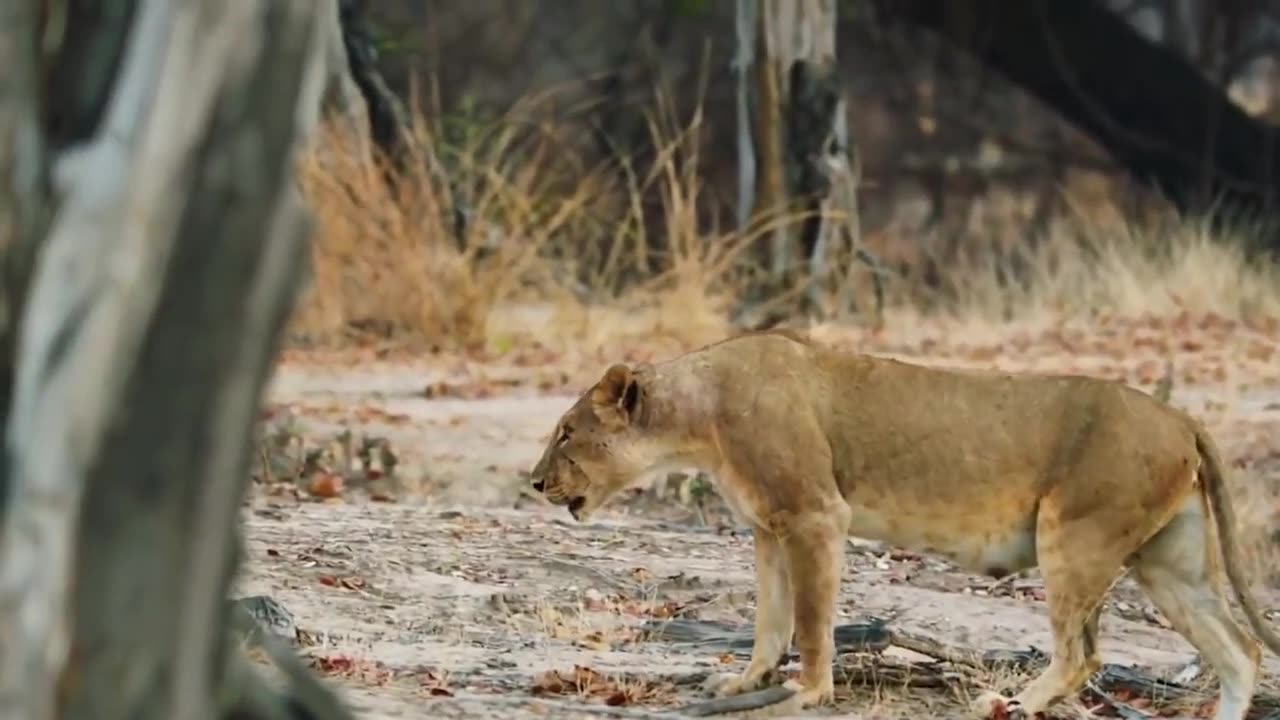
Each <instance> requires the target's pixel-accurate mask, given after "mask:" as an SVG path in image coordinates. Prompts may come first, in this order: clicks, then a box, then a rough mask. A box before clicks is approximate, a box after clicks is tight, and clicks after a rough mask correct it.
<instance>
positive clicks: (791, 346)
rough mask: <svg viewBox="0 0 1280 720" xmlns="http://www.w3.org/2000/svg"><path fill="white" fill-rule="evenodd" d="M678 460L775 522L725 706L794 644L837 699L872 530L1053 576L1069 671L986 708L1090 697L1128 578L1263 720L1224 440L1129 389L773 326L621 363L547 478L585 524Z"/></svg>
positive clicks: (811, 697)
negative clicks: (858, 540)
mask: <svg viewBox="0 0 1280 720" xmlns="http://www.w3.org/2000/svg"><path fill="white" fill-rule="evenodd" d="M667 466H684V467H688V466H693V467H698V468H701V469H703V470H706V471H708V472H709V473H711V474H712V475H713V476H714V477H715V479H716V481H717V483H718V486H719V489H720V491H721V494H722V495H723V496H724V497H725V499H726V501H727V502H728V503H729V504H730V506H731V507H732V508H734V510H735V513H736V514H737V515H738V516H739V518H740V519H741V520H742V521H743V522H745V523H747V524H749V525H750V526H751V527H752V529H753V530H754V536H755V541H756V570H757V581H758V586H759V587H758V590H759V600H758V607H757V612H756V623H755V648H754V652H753V657H752V660H751V662H750V664H749V666H748V668H747V669H746V671H745V672H744V673H743V674H741V675H739V676H736V677H734V678H732V679H730V680H728V681H726V682H724V683H723V685H722V686H721V687H720V692H721V694H735V693H740V692H744V691H747V690H751V689H755V688H757V687H759V686H760V685H761V684H762V683H763V682H765V681H766V679H767V678H768V677H769V676H770V675H771V672H770V671H771V670H772V669H773V668H774V667H775V666H776V664H777V663H778V661H779V659H780V658H781V657H783V655H784V654H785V653H786V651H787V649H788V647H789V646H790V644H791V642H792V640H793V639H794V642H795V645H796V648H797V651H798V652H799V654H800V658H801V665H802V670H801V674H800V677H799V682H798V684H797V687H798V689H799V691H800V695H801V700H802V702H803V704H806V705H809V704H818V703H824V702H828V701H830V699H831V697H832V692H833V686H832V667H831V663H832V660H833V651H834V648H833V636H832V628H833V622H834V615H835V604H836V597H837V593H838V590H839V582H840V577H841V573H842V569H843V564H844V543H845V538H846V536H847V535H850V534H853V535H857V536H860V537H865V538H877V539H881V540H884V541H886V542H889V543H892V544H895V545H898V546H902V547H908V548H913V549H917V550H921V551H926V552H933V553H936V554H939V555H942V556H946V557H949V558H950V559H952V560H953V561H954V562H956V563H958V564H959V565H961V566H963V567H966V568H969V569H971V570H974V571H977V572H984V573H989V574H991V575H1004V574H1008V573H1012V572H1016V571H1019V570H1023V569H1027V568H1030V567H1034V566H1039V567H1040V569H1041V572H1042V575H1043V577H1044V583H1045V593H1046V600H1047V605H1048V611H1049V622H1050V625H1051V627H1052V630H1053V637H1054V653H1053V659H1052V662H1051V663H1050V665H1049V666H1048V668H1046V670H1045V671H1044V672H1043V674H1041V675H1040V676H1039V677H1038V678H1036V679H1035V680H1034V681H1033V682H1031V683H1030V684H1029V685H1028V686H1027V687H1026V688H1024V689H1023V690H1022V691H1021V692H1020V693H1019V694H1018V695H1017V696H1016V697H1014V698H1013V699H1011V700H1010V699H1006V698H1003V697H1000V696H996V695H994V694H988V695H986V696H984V697H983V698H981V702H980V711H981V712H982V713H983V714H984V715H985V714H988V713H991V712H995V711H997V710H998V708H997V707H996V706H997V705H1005V706H1006V707H1005V710H1007V711H1008V712H1009V713H1010V714H1011V715H1012V716H1015V717H1016V716H1019V715H1026V716H1031V715H1034V713H1036V712H1041V711H1044V710H1045V709H1046V708H1048V707H1050V706H1051V705H1053V704H1054V703H1056V702H1057V701H1059V700H1061V699H1062V698H1064V697H1066V696H1069V695H1072V694H1074V693H1075V692H1077V691H1078V690H1079V689H1080V687H1081V686H1082V684H1083V683H1084V682H1085V681H1086V679H1087V678H1088V676H1089V675H1090V674H1091V673H1092V672H1093V671H1094V670H1096V669H1097V668H1098V666H1099V665H1100V662H1101V661H1100V659H1099V657H1098V651H1097V633H1098V614H1099V609H1100V606H1101V602H1102V599H1103V597H1104V595H1105V594H1106V592H1107V590H1108V589H1109V588H1110V587H1111V585H1112V583H1114V582H1115V580H1116V579H1117V578H1118V577H1119V576H1120V575H1121V574H1122V573H1123V572H1124V571H1125V570H1126V569H1131V570H1132V571H1133V573H1134V575H1135V577H1136V578H1137V580H1138V581H1139V583H1141V584H1142V586H1143V587H1144V588H1145V589H1146V590H1147V592H1148V593H1149V594H1150V595H1151V597H1152V599H1153V601H1154V602H1155V603H1156V604H1157V605H1158V606H1159V607H1160V609H1161V610H1162V611H1163V612H1164V613H1165V614H1166V615H1167V616H1168V618H1169V620H1170V622H1171V623H1172V624H1173V626H1174V627H1176V628H1177V629H1178V630H1179V631H1180V632H1181V633H1182V634H1183V635H1185V636H1186V637H1187V638H1188V639H1189V640H1190V641H1191V642H1192V643H1193V644H1194V645H1195V646H1196V647H1197V649H1198V650H1199V651H1200V652H1201V653H1202V655H1203V656H1204V658H1205V659H1206V660H1207V661H1208V662H1209V663H1211V664H1212V665H1213V666H1214V668H1215V669H1216V670H1217V672H1218V675H1219V677H1220V678H1221V681H1222V697H1221V701H1220V702H1219V706H1218V711H1217V715H1216V717H1217V718H1218V720H1240V718H1243V717H1244V713H1245V711H1246V709H1247V708H1248V705H1249V702H1250V699H1251V697H1252V693H1253V690H1254V685H1255V680H1256V675H1257V669H1258V664H1259V649H1258V646H1257V642H1256V641H1255V640H1254V639H1253V638H1252V637H1250V636H1249V635H1248V634H1247V633H1246V632H1245V631H1244V630H1243V629H1242V628H1241V627H1240V626H1239V625H1238V624H1237V623H1236V622H1235V621H1234V620H1233V619H1232V617H1231V616H1230V614H1229V613H1228V610H1227V604H1226V601H1225V596H1224V593H1223V590H1222V588H1221V586H1220V585H1219V584H1218V583H1217V577H1216V576H1217V570H1218V563H1219V561H1220V560H1221V561H1224V562H1225V566H1226V570H1227V576H1228V578H1229V579H1230V585H1231V588H1232V590H1233V591H1234V593H1235V594H1236V596H1237V597H1238V598H1239V599H1240V600H1241V602H1242V605H1243V606H1244V608H1245V610H1246V614H1247V616H1248V620H1249V624H1250V625H1251V626H1252V628H1253V630H1254V631H1255V633H1257V635H1259V636H1260V637H1262V639H1263V640H1264V641H1265V642H1266V644H1267V646H1268V647H1270V648H1271V649H1272V650H1273V651H1275V652H1277V653H1280V640H1278V639H1277V638H1276V636H1275V634H1274V633H1273V632H1272V631H1271V630H1270V629H1269V628H1268V627H1267V626H1266V624H1265V623H1264V621H1263V620H1262V618H1261V614H1260V613H1259V611H1258V608H1257V606H1256V605H1255V603H1254V601H1253V599H1252V598H1251V597H1250V596H1249V594H1248V593H1247V591H1246V585H1245V582H1244V578H1243V577H1242V573H1241V570H1240V567H1241V564H1240V560H1239V558H1238V553H1237V550H1236V542H1235V537H1234V523H1235V519H1234V515H1233V513H1232V510H1231V506H1230V502H1229V500H1228V498H1227V495H1226V491H1225V488H1224V487H1223V479H1222V473H1223V465H1222V462H1221V460H1220V458H1219V456H1218V451H1217V450H1216V448H1215V446H1214V444H1213V442H1212V440H1210V438H1209V436H1208V435H1207V434H1206V433H1205V431H1204V429H1203V428H1202V427H1201V426H1200V425H1199V424H1198V423H1197V422H1196V421H1195V420H1193V419H1192V418H1190V417H1189V416H1187V415H1186V414H1185V413H1182V412H1180V411H1179V410H1177V409H1175V408H1173V407H1171V406H1169V405H1167V404H1165V403H1162V402H1160V401H1159V400H1156V399H1153V398H1151V397H1150V396H1148V395H1145V394H1143V393H1141V392H1139V391H1137V390H1134V389H1131V388H1128V387H1126V386H1124V385H1121V384H1119V383H1114V382H1108V381H1103V380H1099V379H1094V378H1087V377H1080V376H1065V375H1058V376H1048V375H1011V374H1006V373H998V372H974V371H952V370H941V369H932V368H925V367H920V366H915V365H911V364H907V363H902V362H897V361H893V360H886V359H881V358H875V357H871V356H864V355H853V354H845V353H839V352H836V351H834V350H830V349H826V348H823V347H820V346H818V345H816V344H813V343H810V342H808V341H807V340H806V339H805V338H804V337H802V336H799V335H796V334H791V333H778V332H763V333H753V334H749V335H744V336H739V337H736V338H732V339H729V340H726V341H722V342H719V343H716V344H713V345H710V346H707V347H705V348H702V349H701V350H698V351H695V352H692V353H689V354H686V355H683V356H681V357H678V358H675V359H673V360H670V361H668V362H663V363H659V364H653V365H650V364H642V365H640V366H638V367H634V368H632V367H627V366H625V365H614V366H612V367H610V368H609V369H608V371H607V372H606V373H605V375H604V377H603V378H602V379H601V380H600V381H599V382H598V383H597V384H596V385H595V386H593V387H592V388H591V389H590V390H589V391H588V392H586V393H584V394H583V396H582V397H581V398H580V399H579V400H578V401H577V402H576V403H575V404H574V405H573V407H571V408H570V409H569V410H568V411H567V412H566V413H565V414H564V416H563V417H562V418H561V419H560V420H559V422H558V423H557V424H556V428H555V433H554V435H553V436H552V438H551V440H550V442H549V444H548V446H547V449H546V451H545V452H544V453H543V456H542V458H541V460H540V461H539V462H538V464H537V467H535V468H534V470H533V472H532V477H533V481H534V485H535V488H536V489H539V490H541V491H542V492H543V493H545V495H546V497H547V498H549V499H550V500H551V501H552V502H554V503H558V504H562V505H567V506H569V508H570V510H571V512H572V513H573V515H574V516H575V517H577V518H578V519H580V520H581V519H584V518H586V517H587V516H588V515H589V514H590V513H591V512H593V511H594V510H595V509H597V508H598V507H600V506H601V505H602V504H604V503H605V502H606V501H607V500H608V499H609V498H610V497H611V496H612V495H614V494H615V493H617V492H618V491H619V490H621V489H623V488H624V487H626V486H627V485H629V484H631V483H632V482H634V481H635V480H636V479H637V478H638V477H639V476H641V475H642V474H643V473H645V472H646V471H650V470H653V469H655V468H661V467H667ZM1219 549H1220V550H1221V554H1219ZM793 631H794V633H793ZM793 634H794V637H793Z"/></svg>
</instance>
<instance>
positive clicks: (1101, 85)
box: [877, 0, 1280, 250]
mask: <svg viewBox="0 0 1280 720" xmlns="http://www.w3.org/2000/svg"><path fill="white" fill-rule="evenodd" d="M877 10H878V12H879V13H880V14H881V16H882V17H884V18H886V19H890V20H897V21H901V22H905V23H909V24H911V25H915V26H917V27H921V28H926V29H928V30H931V31H934V32H937V33H938V34H940V35H941V36H942V37H943V38H945V39H946V40H947V41H949V42H950V43H951V44H953V45H954V46H955V47H957V48H958V49H960V50H962V51H964V52H967V53H969V54H971V55H972V56H973V57H975V58H976V59H977V60H978V61H980V62H982V63H983V64H985V65H986V66H988V67H990V68H992V69H994V70H996V71H997V72H1000V73H1002V74H1003V75H1005V76H1006V77H1007V78H1008V79H1009V80H1011V81H1012V82H1013V83H1015V84H1017V85H1019V86H1021V87H1022V88H1023V89H1025V90H1026V91H1027V92H1028V93H1030V94H1031V95H1033V96H1035V97H1037V98H1039V99H1040V101H1041V102H1043V103H1044V104H1045V105H1047V106H1048V107H1049V108H1051V109H1052V110H1054V111H1055V112H1057V113H1058V114H1059V115H1060V116H1061V117H1062V118H1063V119H1064V120H1066V121H1067V122H1070V123H1071V124H1073V125H1075V127H1076V128H1078V129H1079V130H1081V131H1082V132H1084V133H1085V134H1086V135H1088V136H1090V137H1091V138H1093V139H1094V140H1095V141H1096V142H1097V143H1098V144H1099V145H1101V146H1102V147H1103V148H1105V149H1106V150H1107V151H1108V152H1109V153H1110V154H1111V156H1112V157H1113V158H1114V159H1115V161H1116V162H1117V163H1118V164H1120V165H1121V166H1122V167H1124V168H1125V169H1126V170H1128V172H1129V173H1130V174H1131V175H1133V176H1134V177H1135V178H1137V179H1138V180H1140V181H1143V182H1149V183H1151V184H1152V185H1153V186H1154V187H1155V188H1157V189H1159V190H1160V191H1161V192H1163V194H1164V195H1165V196H1166V197H1167V198H1168V199H1169V200H1170V201H1171V202H1172V203H1173V204H1174V206H1175V207H1177V208H1178V209H1179V210H1181V211H1184V212H1197V211H1202V210H1206V209H1209V208H1210V207H1212V206H1214V205H1216V207H1217V209H1219V210H1221V211H1225V214H1227V215H1231V214H1236V215H1237V216H1239V215H1245V216H1252V217H1258V216H1260V215H1262V214H1268V213H1274V212H1275V210H1276V209H1277V201H1278V200H1280V185H1278V184H1277V180H1280V142H1278V140H1280V138H1278V137H1277V134H1276V128H1275V127H1272V126H1270V125H1268V124H1266V123H1264V122H1260V121H1258V120H1255V119H1253V118H1251V117H1249V116H1248V115H1246V114H1245V113H1244V112H1243V111H1241V110H1240V109H1239V108H1238V107H1236V105H1235V104H1234V103H1233V102H1231V100H1230V99H1229V98H1228V96H1227V94H1226V92H1225V90H1224V89H1222V88H1219V87H1217V86H1215V85H1214V84H1213V83H1212V82H1211V81H1210V80H1209V79H1208V78H1206V77H1205V76H1204V75H1203V74H1201V73H1200V72H1199V71H1198V70H1197V69H1196V68H1195V66H1194V65H1192V64H1191V62H1189V61H1188V60H1186V59H1184V58H1183V57H1181V56H1180V55H1179V54H1178V53H1177V52H1176V51H1174V50H1172V49H1170V48H1167V47H1162V46H1160V45H1158V44H1155V43H1152V42H1150V41H1148V40H1147V39H1146V38H1144V37H1143V36H1142V35H1140V34H1139V33H1138V32H1137V31H1136V30H1134V29H1133V28H1132V27H1130V26H1129V25H1128V24H1127V23H1126V22H1125V21H1124V20H1122V19H1121V18H1120V17H1118V16H1116V15H1115V14H1114V13H1113V12H1111V11H1110V10H1108V9H1107V8H1106V7H1104V6H1103V5H1102V4H1100V3H1098V2H1096V1H1095V0H1075V1H1074V2H1052V1H1050V0H1025V1H1024V2H1015V3H1009V2H999V1H998V0H950V1H949V2H933V1H932V0H878V2H877ZM1221 215H1222V213H1219V216H1221ZM1272 247H1273V248H1274V249H1276V250H1280V240H1276V241H1273V245H1272Z"/></svg>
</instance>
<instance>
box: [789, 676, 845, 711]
mask: <svg viewBox="0 0 1280 720" xmlns="http://www.w3.org/2000/svg"><path fill="white" fill-rule="evenodd" d="M782 687H785V688H787V689H789V690H792V691H794V692H795V696H794V697H793V698H792V700H793V702H795V703H796V704H797V705H799V706H800V707H802V708H807V707H813V706H815V705H829V704H831V703H833V702H835V700H836V691H835V687H833V686H831V685H827V686H826V687H822V686H817V687H808V686H805V685H802V684H800V681H799V680H788V681H786V682H784V683H782Z"/></svg>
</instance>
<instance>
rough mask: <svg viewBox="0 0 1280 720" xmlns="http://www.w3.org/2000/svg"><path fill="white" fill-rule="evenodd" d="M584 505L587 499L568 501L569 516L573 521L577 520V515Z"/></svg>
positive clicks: (580, 498) (577, 498)
mask: <svg viewBox="0 0 1280 720" xmlns="http://www.w3.org/2000/svg"><path fill="white" fill-rule="evenodd" d="M586 504H587V499H586V498H584V497H576V498H571V499H570V500H569V502H568V505H569V514H570V515H572V516H573V519H574V520H577V519H578V513H580V512H582V506H584V505H586Z"/></svg>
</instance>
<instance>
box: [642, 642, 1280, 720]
mask: <svg viewBox="0 0 1280 720" xmlns="http://www.w3.org/2000/svg"><path fill="white" fill-rule="evenodd" d="M834 633H835V637H836V653H837V660H836V667H835V676H836V682H837V683H838V684H841V685H886V684H896V685H899V686H902V687H908V686H910V687H936V688H951V687H956V686H959V685H976V684H979V683H981V682H983V680H984V675H985V674H987V673H990V672H992V671H994V670H1000V671H1002V672H1009V671H1014V672H1019V673H1033V672H1035V671H1038V670H1040V669H1042V668H1044V667H1045V666H1046V665H1047V664H1048V662H1049V655H1048V654H1047V653H1045V652H1044V651H1042V650H1040V649H1038V648H1035V647H1028V648H1026V649H1021V650H1010V649H995V650H986V651H983V650H978V649H975V648H970V647H965V646H962V645H958V644H955V643H951V642H947V641H945V640H942V639H939V638H936V637H933V636H931V635H928V634H924V633H917V632H912V631H910V630H890V629H889V627H888V626H887V623H886V622H885V621H884V620H881V619H872V620H870V621H868V622H862V623H852V624H846V625H839V626H837V627H836V628H835V631H834ZM642 637H644V638H645V639H647V640H661V641H666V642H672V643H675V644H680V645H685V646H693V647H696V648H697V650H698V652H702V653H728V654H732V655H734V656H736V657H740V658H746V657H750V654H751V646H752V628H751V626H750V625H747V626H741V627H736V626H732V625H728V624H726V623H718V622H711V621H701V620H691V619H688V618H677V619H673V620H667V621H649V622H647V623H646V624H645V625H644V626H642ZM889 646H895V647H899V648H902V649H904V650H910V651H912V652H915V653H919V654H921V655H924V656H926V657H929V658H931V659H933V660H934V661H935V662H930V663H916V662H905V663H904V662H901V661H897V660H893V659H891V658H887V657H883V656H881V657H875V658H874V659H871V658H865V657H864V658H858V657H857V656H859V655H862V656H866V655H867V654H869V653H870V654H875V655H878V654H880V653H881V652H882V651H883V650H885V649H886V648H888V647H889ZM851 655H852V656H854V657H852V658H851V657H850V656H851ZM793 659H796V658H795V655H794V654H789V655H788V656H787V658H786V659H784V661H783V662H784V663H785V662H788V661H790V660H793ZM851 660H852V662H851ZM958 668H963V669H966V670H968V671H969V672H957V669H958ZM1185 674H1186V673H1185V671H1184V672H1181V673H1179V676H1182V675H1185ZM709 675H710V673H706V672H702V673H691V674H686V675H682V676H680V677H672V678H669V679H670V681H671V682H673V683H674V684H676V685H686V686H687V685H691V684H698V683H701V682H703V681H704V680H705V679H706V678H707V677H709ZM792 694H793V693H792V692H791V691H790V690H786V689H785V688H781V687H773V688H766V689H764V690H759V691H756V692H753V693H746V694H743V695H739V696H735V697H732V698H717V699H714V700H707V701H703V702H697V703H692V704H690V705H686V706H684V707H682V708H679V709H678V711H677V712H679V713H681V714H684V715H690V716H694V717H710V716H713V715H723V714H727V713H741V712H748V711H753V710H760V709H764V708H767V707H772V706H775V705H779V704H780V703H784V702H786V700H787V699H789V698H790V697H791V695H792ZM1082 696H1083V697H1084V698H1085V699H1086V700H1088V701H1091V702H1093V703H1095V704H1101V705H1104V706H1106V707H1107V708H1109V709H1110V710H1111V712H1113V713H1114V714H1115V715H1117V716H1119V717H1122V718H1126V719H1131V720H1137V718H1145V717H1148V715H1147V714H1144V713H1143V711H1141V710H1139V709H1137V708H1135V707H1133V706H1132V705H1130V704H1129V702H1130V701H1132V700H1133V699H1136V698H1144V699H1147V700H1151V701H1156V702H1158V703H1159V707H1160V708H1184V707H1195V706H1198V705H1200V704H1202V703H1204V702H1206V701H1209V700H1211V699H1212V696H1211V695H1208V694H1206V693H1205V692H1204V691H1203V690H1201V689H1198V688H1194V687H1191V686H1189V685H1187V684H1185V683H1183V682H1177V681H1174V680H1165V679H1161V678H1158V677H1154V676H1152V675H1149V674H1147V673H1146V672H1144V671H1143V670H1141V669H1139V668H1134V667H1128V666H1125V665H1119V664H1116V663H1106V664H1104V665H1103V666H1102V668H1101V669H1100V670H1099V671H1098V672H1097V673H1095V674H1094V676H1093V677H1092V678H1091V679H1090V681H1089V683H1088V685H1087V686H1086V687H1085V689H1084V690H1083V691H1082ZM778 709H779V710H781V708H778ZM1249 717H1250V718H1259V719H1265V720H1280V696H1275V695H1267V694H1258V695H1256V696H1255V697H1254V699H1253V704H1252V706H1251V711H1250V716H1249Z"/></svg>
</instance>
